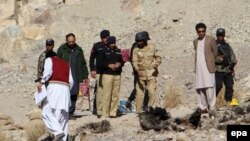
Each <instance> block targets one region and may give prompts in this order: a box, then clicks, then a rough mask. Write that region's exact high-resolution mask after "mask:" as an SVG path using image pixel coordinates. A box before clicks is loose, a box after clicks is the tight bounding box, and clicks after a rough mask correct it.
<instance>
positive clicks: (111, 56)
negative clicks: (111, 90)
mask: <svg viewBox="0 0 250 141" xmlns="http://www.w3.org/2000/svg"><path fill="white" fill-rule="evenodd" d="M115 63H121V66H120V67H119V68H117V69H116V70H112V69H110V68H109V67H108V66H109V65H110V64H115ZM124 63H125V62H124V61H123V59H122V54H121V50H120V49H118V48H115V49H110V48H106V49H105V50H104V51H103V53H102V63H101V64H100V68H101V71H102V74H110V75H121V73H122V67H123V65H124ZM98 65H99V64H98Z"/></svg>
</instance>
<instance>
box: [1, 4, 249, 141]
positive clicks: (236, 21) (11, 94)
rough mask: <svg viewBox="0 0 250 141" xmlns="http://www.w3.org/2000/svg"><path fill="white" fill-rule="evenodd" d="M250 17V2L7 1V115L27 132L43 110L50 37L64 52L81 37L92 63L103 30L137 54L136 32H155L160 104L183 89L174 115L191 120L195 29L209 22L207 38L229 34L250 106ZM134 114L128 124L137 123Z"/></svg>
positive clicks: (124, 92)
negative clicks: (42, 70)
mask: <svg viewBox="0 0 250 141" xmlns="http://www.w3.org/2000/svg"><path fill="white" fill-rule="evenodd" d="M249 13H250V1H247V0H237V1H230V0H220V1H215V0H210V1H208V0H189V1H183V0H155V1H149V0H105V1H104V0H0V41H1V46H0V72H1V75H0V80H1V81H0V99H1V102H0V113H4V114H6V115H9V116H11V117H12V118H13V119H14V122H15V123H17V124H19V125H21V126H22V125H24V124H25V123H26V122H27V121H28V118H27V117H26V116H25V115H26V114H27V112H28V111H30V110H32V109H33V108H35V107H36V106H35V104H34V100H33V93H34V92H35V84H34V81H33V80H34V79H35V77H36V67H37V58H38V56H39V54H40V53H41V52H42V51H43V50H44V42H45V39H46V38H53V39H54V40H55V50H57V48H58V47H59V45H60V44H62V43H64V42H65V35H66V34H67V33H70V32H72V33H75V35H76V40H77V43H78V44H79V45H80V46H81V47H82V48H83V50H84V55H85V58H86V60H88V58H89V52H90V49H91V47H92V45H93V43H94V42H97V41H99V32H100V31H101V30H102V29H109V30H110V31H111V34H112V35H114V36H116V37H117V39H118V41H117V44H118V46H119V47H120V48H130V47H131V45H132V43H133V42H134V36H135V34H136V32H138V31H142V30H147V31H148V32H149V34H150V38H151V41H150V42H152V43H154V44H156V46H157V48H158V49H159V50H160V52H161V54H162V56H163V62H162V64H161V66H160V76H159V78H158V89H157V96H158V100H159V101H160V102H159V105H160V106H161V105H163V104H164V101H163V99H164V96H165V92H164V91H165V90H166V88H168V87H169V86H170V85H171V84H172V85H175V86H177V87H178V89H179V90H180V91H181V92H180V97H181V104H180V105H179V106H177V107H176V108H173V109H169V110H170V112H171V113H172V115H173V116H183V115H186V114H188V113H190V112H192V110H193V109H195V107H196V98H195V91H194V82H195V79H194V78H195V75H194V73H193V69H194V64H193V62H194V50H193V44H192V40H193V39H194V38H195V37H196V36H197V35H196V32H195V29H194V27H195V24H196V23H198V22H204V23H205V24H206V25H207V27H208V29H207V34H210V35H213V36H214V35H215V31H216V29H217V28H219V27H223V28H225V29H226V34H227V35H226V39H227V41H228V42H229V43H230V44H231V45H232V47H233V49H234V51H235V54H236V57H237V59H238V64H237V66H236V77H235V79H236V85H235V89H236V90H237V91H240V93H243V94H242V96H240V99H239V100H240V102H243V101H245V100H247V97H248V96H249V95H250V93H249V89H250V75H249V69H250V66H249V65H248V64H249V63H248V60H249V59H250V58H249V53H250V49H249V43H250V36H249V34H250V15H249ZM131 72H132V70H131V67H130V64H129V63H128V64H126V65H125V67H124V72H123V74H122V80H123V81H122V86H121V95H120V98H121V99H126V98H127V97H128V96H129V93H130V91H131V89H128V88H132V81H133V79H132V74H131ZM133 116H134V115H133ZM133 116H127V119H126V116H125V117H123V118H124V120H128V121H129V120H131V119H133V118H135V117H133ZM84 118H85V117H82V118H81V119H79V122H80V121H83V120H85V119H84ZM91 118H93V117H92V116H90V117H87V118H86V119H91ZM136 124H138V123H136ZM114 126H118V124H115V125H114ZM135 130H139V129H138V128H136V129H135ZM190 132H192V131H190ZM212 132H214V131H212ZM204 133H207V132H205V131H204ZM20 134H21V133H20ZM150 134H151V132H150ZM152 134H154V132H152ZM192 134H195V133H192ZM222 134H223V132H222ZM174 135H175V134H174V133H173V136H174ZM10 136H12V135H10ZM13 136H14V135H13ZM204 138H206V137H204ZM194 139H195V138H194ZM14 140H15V139H14ZM24 140H25V137H24ZM137 140H140V139H137ZM149 140H150V139H149Z"/></svg>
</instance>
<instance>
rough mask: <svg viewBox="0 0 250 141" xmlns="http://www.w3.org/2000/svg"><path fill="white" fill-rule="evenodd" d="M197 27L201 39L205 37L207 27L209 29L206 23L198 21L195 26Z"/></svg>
mask: <svg viewBox="0 0 250 141" xmlns="http://www.w3.org/2000/svg"><path fill="white" fill-rule="evenodd" d="M195 29H196V32H197V34H198V36H199V39H203V38H204V37H205V35H206V29H207V27H206V25H205V24H204V23H198V24H197V25H196V26H195Z"/></svg>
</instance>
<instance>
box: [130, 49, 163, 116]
mask: <svg viewBox="0 0 250 141" xmlns="http://www.w3.org/2000/svg"><path fill="white" fill-rule="evenodd" d="M132 64H133V67H134V69H135V71H136V72H139V71H141V72H142V76H139V78H138V81H137V82H136V92H137V95H136V111H137V112H141V111H142V107H143V99H144V90H145V87H147V90H148V95H149V106H152V107H154V106H156V95H155V92H156V77H157V75H158V73H159V72H158V69H157V68H156V67H155V66H159V65H160V64H161V57H160V55H159V54H158V51H157V49H156V48H155V46H154V45H153V44H148V45H146V46H144V47H143V48H139V47H138V48H135V49H134V51H133V58H132Z"/></svg>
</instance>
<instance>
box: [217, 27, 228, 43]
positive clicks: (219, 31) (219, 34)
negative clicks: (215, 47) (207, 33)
mask: <svg viewBox="0 0 250 141" xmlns="http://www.w3.org/2000/svg"><path fill="white" fill-rule="evenodd" d="M225 35H226V31H225V29H224V28H218V29H217V30H216V37H217V40H218V41H223V40H224V38H225Z"/></svg>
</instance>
